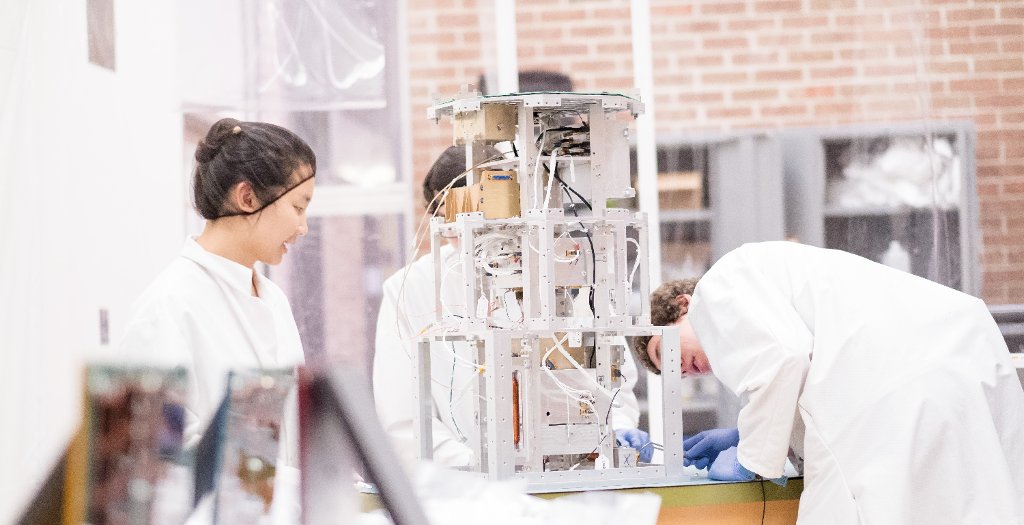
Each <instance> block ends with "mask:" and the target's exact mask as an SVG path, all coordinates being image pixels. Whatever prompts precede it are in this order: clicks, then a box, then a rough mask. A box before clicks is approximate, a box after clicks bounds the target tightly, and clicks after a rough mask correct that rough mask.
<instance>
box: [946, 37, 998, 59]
mask: <svg viewBox="0 0 1024 525" xmlns="http://www.w3.org/2000/svg"><path fill="white" fill-rule="evenodd" d="M949 52H950V54H953V55H977V54H984V53H998V52H999V43H998V42H996V41H994V40H983V41H977V40H968V41H953V42H949Z"/></svg>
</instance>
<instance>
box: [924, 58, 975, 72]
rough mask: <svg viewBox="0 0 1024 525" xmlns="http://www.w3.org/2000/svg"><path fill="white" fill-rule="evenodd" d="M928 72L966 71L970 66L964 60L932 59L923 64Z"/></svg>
mask: <svg viewBox="0 0 1024 525" xmlns="http://www.w3.org/2000/svg"><path fill="white" fill-rule="evenodd" d="M925 69H926V70H927V71H928V72H929V73H967V72H968V71H970V66H969V65H968V64H967V61H965V60H932V61H929V62H928V63H927V64H926V65H925Z"/></svg>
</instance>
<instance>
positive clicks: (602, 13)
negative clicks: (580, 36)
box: [546, 0, 630, 25]
mask: <svg viewBox="0 0 1024 525" xmlns="http://www.w3.org/2000/svg"><path fill="white" fill-rule="evenodd" d="M546 1H550V0H546ZM593 13H594V16H593V18H595V19H597V20H621V21H623V23H625V24H627V25H628V24H629V16H630V10H629V7H600V8H597V9H594V10H593Z"/></svg>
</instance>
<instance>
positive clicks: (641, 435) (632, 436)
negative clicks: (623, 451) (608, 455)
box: [615, 428, 654, 463]
mask: <svg viewBox="0 0 1024 525" xmlns="http://www.w3.org/2000/svg"><path fill="white" fill-rule="evenodd" d="M615 439H616V440H617V441H618V442H619V446H623V447H630V448H635V449H636V451H637V452H639V453H640V461H643V462H644V463H650V462H651V457H652V456H654V444H653V443H651V436H649V435H648V434H647V432H644V431H643V430H640V429H638V428H624V429H619V430H616V431H615Z"/></svg>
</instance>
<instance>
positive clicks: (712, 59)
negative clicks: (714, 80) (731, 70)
mask: <svg viewBox="0 0 1024 525" xmlns="http://www.w3.org/2000/svg"><path fill="white" fill-rule="evenodd" d="M676 63H677V64H678V65H679V67H681V68H684V69H686V68H691V67H693V66H721V65H722V64H725V57H724V56H722V55H721V54H714V55H693V56H681V57H679V59H678V61H677V62H676Z"/></svg>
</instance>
